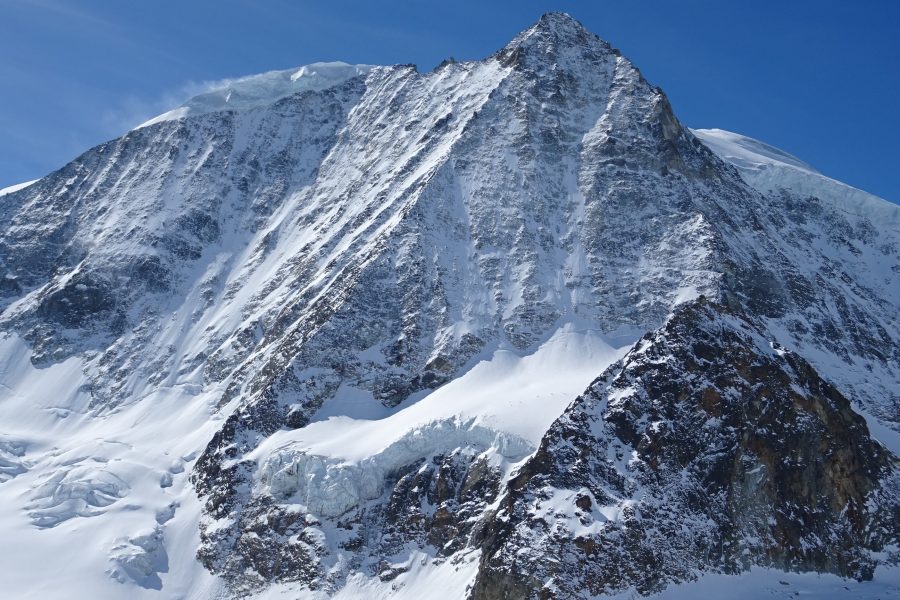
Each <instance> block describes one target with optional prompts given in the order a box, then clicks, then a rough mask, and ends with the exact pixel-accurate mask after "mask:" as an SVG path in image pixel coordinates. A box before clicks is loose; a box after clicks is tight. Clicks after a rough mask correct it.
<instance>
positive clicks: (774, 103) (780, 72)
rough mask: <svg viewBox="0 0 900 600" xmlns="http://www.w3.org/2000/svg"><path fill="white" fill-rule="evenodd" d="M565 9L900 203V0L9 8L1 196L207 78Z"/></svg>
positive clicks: (712, 115) (444, 44)
mask: <svg viewBox="0 0 900 600" xmlns="http://www.w3.org/2000/svg"><path fill="white" fill-rule="evenodd" d="M550 10H563V11H566V12H568V13H570V14H571V15H573V16H574V17H575V18H577V19H578V20H580V21H581V22H582V23H584V24H585V26H587V27H588V29H590V30H591V31H593V32H594V33H597V34H598V35H600V36H601V37H603V38H604V39H606V40H608V41H609V42H611V43H612V44H613V45H614V46H616V47H618V48H620V49H621V50H622V51H623V52H624V53H625V54H626V55H627V56H628V57H629V58H631V59H632V60H633V61H634V62H635V64H637V66H638V67H639V68H640V69H641V70H642V72H643V73H644V75H645V76H646V77H647V78H648V79H649V80H650V81H651V82H653V83H654V84H656V85H659V86H661V87H662V88H663V89H664V90H665V91H666V92H667V94H668V95H669V98H670V99H671V101H672V104H673V106H674V107H675V111H676V114H677V115H678V116H679V118H680V119H681V120H682V122H684V123H686V124H687V125H689V126H691V127H720V128H723V129H729V130H732V131H736V132H739V133H744V134H747V135H750V136H752V137H756V138H759V139H761V140H763V141H766V142H768V143H770V144H773V145H775V146H778V147H780V148H782V149H784V150H786V151H788V152H791V153H793V154H796V155H797V156H799V157H800V158H802V159H804V160H805V161H806V162H808V163H810V164H812V165H813V166H815V167H816V168H818V169H819V170H820V171H822V172H824V173H826V174H827V175H830V176H832V177H835V178H837V179H840V180H843V181H846V182H847V183H850V184H852V185H855V186H857V187H860V188H862V189H865V190H867V191H870V192H873V193H875V194H878V195H880V196H882V197H884V198H887V199H890V200H893V201H895V202H896V201H900V108H898V100H900V2H895V1H893V0H883V1H874V0H873V1H869V2H850V1H831V0H818V1H812V0H791V1H786V0H780V1H768V0H755V1H754V2H742V1H741V2H739V1H738V0H733V1H722V0H718V1H715V0H679V1H677V2H675V1H672V0H616V1H594V2H587V1H583V2H564V1H558V2H551V1H537V0H517V1H508V2H488V1H487V0H481V1H471V0H455V1H453V2H448V1H446V0H444V1H441V2H431V1H419V2H414V1H410V0H407V1H390V0H380V1H377V2H376V1H367V2H366V1H350V0H329V1H328V2H310V1H288V0H255V1H254V0H216V1H206V0H190V1H188V0H181V1H175V0H157V1H154V2H130V1H129V2H123V1H121V0H77V1H74V0H73V1H64V0H0V187H3V186H4V185H8V184H13V183H18V182H20V181H24V180H28V179H34V178H37V177H40V176H42V175H44V174H46V173H47V172H49V171H51V170H53V169H55V168H58V167H60V166H62V165H63V164H65V163H66V162H68V161H69V160H71V159H72V158H74V157H75V156H77V155H78V154H79V153H81V152H82V151H84V150H86V149H88V148H89V147H91V146H93V145H95V144H98V143H100V142H102V141H105V140H107V139H110V138H113V137H116V136H118V135H121V134H122V133H123V132H125V131H127V130H128V129H130V128H131V127H133V126H134V125H137V124H138V123H140V122H142V121H144V120H146V119H147V118H148V117H150V116H153V115H155V114H158V113H161V112H164V111H165V110H167V109H168V108H171V107H173V106H175V105H177V104H179V103H180V102H181V101H183V100H184V99H186V98H187V97H188V96H190V95H191V94H192V93H196V92H197V91H199V90H201V89H202V88H203V84H204V82H208V81H211V80H217V79H222V78H227V77H235V76H241V75H248V74H252V73H258V72H262V71H268V70H272V69H285V68H291V67H295V66H299V65H302V64H305V63H309V62H315V61H320V60H343V61H347V62H351V63H356V62H367V63H376V64H391V63H416V64H417V65H418V66H419V68H420V70H427V69H430V68H432V67H433V66H435V65H436V64H437V63H439V62H440V61H441V60H442V59H443V58H446V57H448V56H453V57H455V58H457V59H475V58H483V57H485V56H487V55H489V54H491V53H492V52H494V51H495V50H497V49H498V48H500V47H502V46H503V45H504V44H505V43H506V42H507V41H508V40H509V39H511V38H512V37H513V36H514V35H515V34H516V33H517V32H519V31H520V30H522V29H524V28H526V27H527V26H528V25H530V24H531V23H532V22H534V21H535V20H537V18H538V17H539V16H540V15H541V14H542V13H544V12H547V11H550Z"/></svg>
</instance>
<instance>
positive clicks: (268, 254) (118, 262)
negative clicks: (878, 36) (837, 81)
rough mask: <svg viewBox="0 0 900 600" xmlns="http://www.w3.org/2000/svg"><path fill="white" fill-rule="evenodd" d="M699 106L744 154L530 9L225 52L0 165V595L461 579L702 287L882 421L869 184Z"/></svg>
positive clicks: (309, 593) (881, 264) (885, 371)
mask: <svg viewBox="0 0 900 600" xmlns="http://www.w3.org/2000/svg"><path fill="white" fill-rule="evenodd" d="M695 133H696V135H698V136H699V137H700V138H702V139H703V140H704V141H706V142H707V143H709V144H710V147H712V149H713V150H714V151H716V152H717V153H719V154H720V155H722V156H723V158H725V159H726V160H731V159H730V158H729V156H731V157H739V158H740V159H741V160H735V162H737V163H738V164H737V166H738V167H739V169H740V171H739V172H738V171H735V169H733V168H730V167H727V166H726V165H725V164H723V163H722V162H721V161H720V160H719V159H718V158H716V156H715V155H713V154H712V153H711V152H710V151H709V150H708V149H707V148H706V147H705V146H703V145H702V144H701V143H700V142H699V141H698V139H697V138H696V137H694V135H693V134H691V132H689V131H688V130H686V129H685V128H683V127H682V126H681V125H680V124H679V123H678V121H677V119H676V118H675V116H674V115H673V114H672V113H671V110H670V107H669V105H668V102H667V101H666V99H665V96H664V95H663V94H662V92H661V91H660V90H658V89H656V88H654V87H653V86H651V85H650V84H649V83H647V82H646V81H645V80H644V79H643V77H642V76H641V75H640V73H639V72H638V71H637V69H636V68H635V67H634V66H633V65H632V64H631V63H630V62H628V61H627V59H625V58H624V57H622V56H621V55H620V53H619V52H618V51H616V50H615V49H613V48H612V47H610V46H609V45H608V44H606V43H605V42H603V41H602V40H599V39H598V38H596V37H595V36H593V35H592V34H590V33H588V32H586V31H585V30H584V29H583V28H582V27H581V26H580V25H579V24H577V22H575V21H574V20H572V19H571V18H570V17H568V16H565V15H546V16H545V17H543V18H542V19H541V21H539V22H538V23H537V24H535V26H533V27H531V28H529V29H528V30H526V31H525V32H523V33H522V34H520V35H519V36H517V37H516V39H514V40H513V41H512V42H510V44H508V45H507V46H506V47H504V48H503V49H501V50H500V51H499V52H498V53H496V54H495V55H493V56H491V57H489V58H487V59H485V60H483V61H473V62H466V63H454V62H448V63H446V64H444V65H442V66H440V67H438V68H436V69H435V70H434V71H431V72H428V73H419V72H417V71H416V70H415V68H413V67H411V66H408V65H407V66H393V67H370V66H367V65H355V66H354V65H346V64H343V63H319V64H316V65H309V66H307V67H303V68H300V69H293V70H289V71H278V72H272V73H267V74H263V75H259V76H254V77H248V78H243V79H240V80H235V81H230V82H227V83H225V84H224V85H222V86H219V87H217V88H216V89H214V90H211V91H210V92H209V93H207V94H203V95H201V96H198V97H197V98H194V99H192V100H190V101H188V102H187V103H186V104H185V105H184V106H183V107H180V108H178V109H175V110H173V111H170V112H169V113H166V114H164V115H161V116H160V117H157V118H156V119H152V120H151V121H149V122H148V123H145V124H144V125H142V126H141V127H140V128H138V129H136V130H135V131H132V132H129V133H128V134H126V135H125V136H123V137H122V138H120V139H117V140H113V141H111V142H108V143H106V144H102V145H101V146H98V147H97V148H94V149H91V150H89V151H88V152H86V153H85V154H83V155H82V156H80V157H78V158H77V159H75V160H74V161H73V162H72V163H70V164H69V165H67V166H65V167H64V168H62V169H61V170H59V171H57V172H55V173H52V174H50V175H48V176H47V177H45V178H43V179H41V180H40V181H38V182H34V183H32V184H31V185H29V186H28V187H24V188H20V189H17V190H15V191H9V192H7V190H4V192H7V193H6V195H4V197H3V201H2V202H0V223H2V227H0V310H2V313H0V499H2V502H0V532H2V535H3V537H4V540H6V541H7V543H8V544H9V546H10V547H14V548H16V549H17V550H16V552H3V553H0V572H2V573H4V575H5V576H4V582H3V586H4V588H3V589H4V593H6V594H8V595H10V596H11V597H16V598H42V599H43V598H58V597H66V598H68V597H71V593H72V590H78V591H79V593H80V594H82V596H83V597H85V598H91V599H92V600H93V599H98V598H120V597H122V596H123V595H127V596H129V597H136V598H161V597H166V598H168V597H180V598H196V599H198V600H199V599H205V598H211V597H216V596H217V594H218V595H221V594H224V595H227V594H228V593H230V592H234V591H235V590H237V589H239V590H243V591H246V592H248V593H253V594H256V595H260V596H261V597H280V596H281V595H283V594H289V595H291V596H292V597H328V596H331V595H336V596H337V597H343V598H358V597H367V598H368V597H373V598H374V597H404V595H405V597H410V598H414V597H423V596H426V595H428V593H430V592H431V591H433V590H434V589H441V590H445V591H446V592H447V594H449V595H450V596H453V597H462V596H464V595H465V594H466V593H467V591H466V590H467V586H469V585H470V584H472V583H473V581H474V579H475V577H476V574H477V571H478V567H479V564H478V559H479V551H478V549H477V548H478V544H477V543H476V541H477V538H478V536H479V535H480V534H479V531H480V530H479V527H480V525H479V523H481V520H482V518H483V516H484V515H485V514H487V512H488V511H490V510H492V509H493V507H494V506H495V503H496V502H497V501H498V500H499V494H500V492H501V490H502V486H504V485H506V482H507V481H508V479H509V477H510V475H511V474H512V473H513V472H514V471H515V469H516V468H517V466H518V465H520V464H521V463H522V461H523V460H524V459H526V458H527V457H528V456H529V455H531V453H532V452H533V450H534V449H535V448H537V447H538V446H539V445H540V443H541V440H542V439H543V437H544V435H545V433H546V432H547V430H548V428H550V426H551V424H552V423H553V422H554V421H555V420H556V419H557V417H559V415H560V414H561V413H562V412H563V411H564V410H565V409H566V407H567V406H568V404H569V403H570V402H571V401H572V399H573V398H575V397H576V396H578V395H579V394H580V393H582V392H583V391H584V389H585V388H586V387H587V385H588V384H589V383H590V381H592V380H593V379H594V378H595V377H596V376H597V375H599V374H600V373H601V372H602V371H603V370H604V369H605V368H606V367H608V366H609V365H610V364H612V363H614V362H615V361H617V360H618V359H620V358H621V357H622V356H623V355H624V354H625V352H627V351H628V349H629V348H630V347H631V345H632V344H633V343H634V342H635V341H636V340H638V339H639V338H640V337H641V336H642V335H643V334H644V333H645V332H646V331H648V330H650V329H655V328H658V327H660V326H661V325H663V324H664V323H665V321H666V319H667V318H668V315H669V314H670V312H671V311H672V309H673V308H674V307H676V306H678V305H680V304H682V303H684V302H688V301H691V300H693V299H695V298H696V297H698V296H699V295H706V296H707V297H713V298H719V299H722V300H723V301H727V302H730V303H732V304H734V305H736V306H738V305H739V306H742V307H744V308H746V309H747V310H748V311H750V312H752V313H753V314H754V315H756V316H758V317H759V318H760V319H762V321H763V322H764V324H765V327H766V328H767V329H766V331H767V333H768V334H769V335H771V336H772V337H773V338H776V339H778V340H780V341H781V343H783V344H784V345H785V346H788V347H789V348H790V350H793V351H795V352H798V353H799V354H801V355H803V356H804V357H805V358H806V359H807V360H809V361H810V362H811V363H812V364H813V365H814V366H815V367H816V368H817V369H819V370H820V372H821V373H823V374H824V375H825V376H826V377H827V378H829V379H831V380H833V381H834V382H835V383H836V384H837V385H838V386H839V387H840V389H841V391H842V393H844V394H846V395H847V396H848V397H849V398H851V400H853V401H854V402H855V403H856V404H855V406H856V407H857V408H860V410H862V409H863V408H864V409H865V411H866V416H867V418H868V420H869V424H870V429H871V430H872V431H873V433H874V434H875V435H876V436H877V437H879V438H880V439H881V440H882V441H884V442H885V443H887V444H889V445H890V446H891V448H892V449H896V448H897V447H898V444H896V439H897V436H896V433H895V431H894V429H893V427H895V426H896V425H895V423H896V422H897V421H898V420H900V413H898V409H897V406H898V402H900V400H898V399H897V397H896V390H897V389H900V383H898V375H900V371H898V368H897V358H898V355H897V353H898V350H897V340H898V339H900V334H898V324H897V319H896V316H897V313H898V300H897V298H900V290H898V289H897V277H896V275H897V272H898V267H897V256H898V247H900V240H898V235H900V233H898V227H897V226H896V223H897V222H898V221H897V216H896V215H897V209H896V207H892V206H891V205H889V204H888V203H885V202H884V201H881V200H877V199H873V198H871V197H869V196H867V195H865V194H864V193H863V192H859V191H854V190H852V188H846V186H842V184H839V183H837V182H831V180H827V178H824V177H823V176H821V175H818V174H816V173H814V172H813V171H812V170H810V169H809V168H808V167H806V166H804V165H803V163H802V162H800V161H798V160H796V159H793V158H791V157H787V155H784V154H783V153H781V152H780V151H777V150H774V149H771V148H768V147H766V146H764V145H762V144H759V143H750V142H746V141H742V142H741V143H739V144H735V143H733V142H734V139H733V138H731V137H729V136H728V135H726V134H724V133H719V134H717V135H716V136H712V137H713V138H716V139H718V140H720V142H719V145H718V146H716V145H715V144H713V143H712V142H710V141H709V140H710V137H711V136H710V135H707V134H705V133H704V132H703V131H700V132H695ZM723 144H725V145H728V144H731V146H732V147H733V148H732V149H730V150H728V151H727V152H723V151H722V147H723ZM760 165H765V168H763V167H762V166H760ZM754 177H755V178H754ZM748 183H749V184H750V186H748V185H747V184H748ZM751 186H752V187H751ZM198 495H199V497H198ZM201 532H202V533H201ZM50 549H52V550H50ZM198 550H199V556H200V557H201V559H202V561H203V562H202V563H201V561H198V560H197V557H198ZM35 556H40V557H41V561H40V562H41V568H40V572H36V571H35V568H34V557H35ZM210 569H212V570H213V571H215V572H216V574H215V575H214V574H212V573H211V572H210ZM880 573H881V571H876V583H878V582H879V581H880V580H879V577H881V575H880ZM792 581H793V580H792ZM701 583H702V582H701ZM698 585H699V584H698ZM845 585H848V586H851V587H853V589H854V590H856V589H859V587H858V586H856V585H855V584H852V583H845ZM878 585H881V584H880V583H878ZM692 589H693V588H692ZM879 589H881V588H879ZM852 593H855V592H848V594H852Z"/></svg>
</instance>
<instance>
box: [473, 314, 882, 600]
mask: <svg viewBox="0 0 900 600" xmlns="http://www.w3.org/2000/svg"><path fill="white" fill-rule="evenodd" d="M897 482H898V470H897V459H896V457H894V456H893V455H891V454H890V453H889V452H888V451H887V450H885V448H884V447H883V446H881V445H880V444H878V443H877V442H875V441H873V440H872V439H871V438H870V437H869V433H868V430H867V427H866V424H865V422H864V421H863V419H862V418H861V417H860V416H859V415H857V414H856V413H854V412H853V410H852V409H851V407H850V404H849V402H848V401H847V400H846V398H844V397H843V396H842V395H841V394H840V393H839V392H838V391H837V390H836V389H835V388H834V387H833V386H831V385H830V384H829V383H827V382H826V381H824V380H823V379H822V378H821V377H819V375H818V374H817V373H816V372H815V371H814V369H813V368H812V367H811V366H810V365H809V363H807V362H806V361H805V360H803V359H802V358H800V357H799V356H797V355H796V354H794V353H791V352H788V351H785V350H783V349H782V348H781V347H780V346H779V345H777V344H775V343H772V342H770V341H768V340H767V339H766V337H765V336H764V334H763V332H762V331H761V329H760V328H759V327H758V326H755V325H753V324H752V323H751V322H750V321H748V320H747V319H746V318H745V317H743V316H741V315H740V314H737V313H733V312H732V311H730V310H728V309H726V308H725V307H722V306H718V305H715V304H713V303H710V302H709V301H707V300H705V299H702V298H701V299H700V300H698V301H695V302H693V303H690V304H687V305H684V306H682V307H680V308H678V309H677V310H676V311H675V314H674V315H673V316H672V317H671V319H670V320H669V321H668V322H667V323H666V325H665V326H664V327H662V328H661V329H659V330H658V331H655V332H653V333H650V334H647V335H646V336H644V338H642V339H641V340H640V341H639V342H638V343H637V344H636V345H635V347H634V349H632V350H631V351H630V352H629V353H628V355H626V356H625V358H623V359H622V360H621V361H620V362H618V363H616V364H614V365H612V366H611V367H609V368H608V369H607V370H606V371H605V372H604V373H603V375H601V377H600V378H599V379H597V381H595V382H594V383H593V384H592V385H591V386H590V388H589V389H588V391H587V392H586V393H585V394H584V395H582V396H581V397H579V398H578V399H577V400H576V401H575V402H574V403H573V404H572V405H571V406H570V407H569V408H568V409H567V410H566V412H565V413H564V414H563V416H562V417H560V419H559V420H558V421H557V422H556V423H555V424H554V425H553V426H552V428H551V429H550V431H548V433H547V435H546V436H545V437H544V439H543V440H542V442H541V446H540V448H539V449H538V451H537V453H536V454H535V455H534V456H533V457H531V458H530V459H529V460H528V461H527V462H526V463H525V464H524V465H523V466H522V467H521V469H519V471H518V472H517V473H516V474H515V475H514V477H513V478H512V479H511V481H510V482H509V485H508V488H507V490H506V492H505V495H504V497H503V499H502V500H501V502H500V504H499V508H498V509H497V511H496V513H494V514H492V515H490V517H489V518H488V522H489V524H488V525H487V526H486V531H485V533H484V540H483V542H482V544H483V545H482V547H483V554H482V557H481V567H480V570H479V574H478V579H477V581H476V583H475V587H474V590H473V593H472V598H473V599H488V598H580V597H592V596H595V595H601V594H604V593H613V592H620V591H623V590H627V589H629V588H634V589H636V590H637V591H638V592H640V593H642V594H647V593H650V592H654V591H659V590H661V589H663V588H664V587H665V586H666V585H668V584H671V583H675V582H679V581H684V580H687V579H691V578H693V577H695V576H696V573H697V571H707V570H713V571H723V572H732V573H733V572H739V571H741V570H744V569H747V568H749V567H750V566H751V565H764V566H771V567H776V568H779V569H784V570H801V571H807V570H809V571H817V572H830V573H836V574H839V575H842V576H845V577H854V578H870V577H871V575H872V571H873V567H874V565H875V561H874V559H873V555H872V554H871V552H872V551H880V550H882V549H883V548H884V547H886V546H891V545H895V544H896V543H897V541H898V532H900V529H898V523H900V521H898V519H900V503H898V500H900V496H898V493H900V487H898V486H897Z"/></svg>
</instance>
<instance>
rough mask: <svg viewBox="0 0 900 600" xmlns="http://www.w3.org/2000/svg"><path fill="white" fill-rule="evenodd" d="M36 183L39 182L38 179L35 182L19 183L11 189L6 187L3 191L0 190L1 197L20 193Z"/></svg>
mask: <svg viewBox="0 0 900 600" xmlns="http://www.w3.org/2000/svg"><path fill="white" fill-rule="evenodd" d="M35 181H37V179H35V180H34V181H26V182H24V183H17V184H16V185H11V186H9V187H5V188H3V189H2V190H0V196H5V195H7V194H12V193H13V192H18V191H19V190H24V189H25V188H27V187H28V186H29V185H31V184H32V183H34V182H35Z"/></svg>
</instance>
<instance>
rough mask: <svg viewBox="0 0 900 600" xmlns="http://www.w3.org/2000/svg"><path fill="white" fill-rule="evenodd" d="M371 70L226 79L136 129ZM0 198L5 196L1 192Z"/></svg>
mask: <svg viewBox="0 0 900 600" xmlns="http://www.w3.org/2000/svg"><path fill="white" fill-rule="evenodd" d="M372 68H373V67H372V65H349V64H347V63H344V62H318V63H312V64H309V65H304V66H302V67H299V68H297V69H287V70H284V71H269V72H268V73H262V74H260V75H251V76H249V77H240V78H238V79H226V80H224V81H219V82H216V83H212V84H210V85H209V87H210V88H211V89H210V90H209V91H208V92H205V93H203V94H200V95H198V96H194V97H193V98H191V99H190V100H188V101H187V102H185V103H184V104H182V105H181V106H179V107H178V108H176V109H173V110H170V111H169V112H166V113H163V114H161V115H159V116H157V117H154V118H152V119H150V120H149V121H147V122H145V123H142V124H141V125H138V127H137V128H138V129H140V128H141V127H147V126H149V125H154V124H156V123H161V122H163V121H171V120H174V119H182V118H184V117H194V116H197V115H203V114H207V113H212V112H219V111H223V110H234V111H238V110H247V109H250V108H256V107H262V106H267V105H270V104H274V103H275V102H277V101H278V100H281V99H282V98H286V97H287V96H291V95H293V94H299V93H301V92H307V91H321V90H324V89H327V88H329V87H333V86H335V85H338V84H341V83H343V82H345V81H347V80H348V79H351V78H353V77H358V76H360V75H364V74H366V73H367V72H369V71H370V70H371V69H372ZM11 191H12V190H11ZM0 195H3V191H2V190H0Z"/></svg>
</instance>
